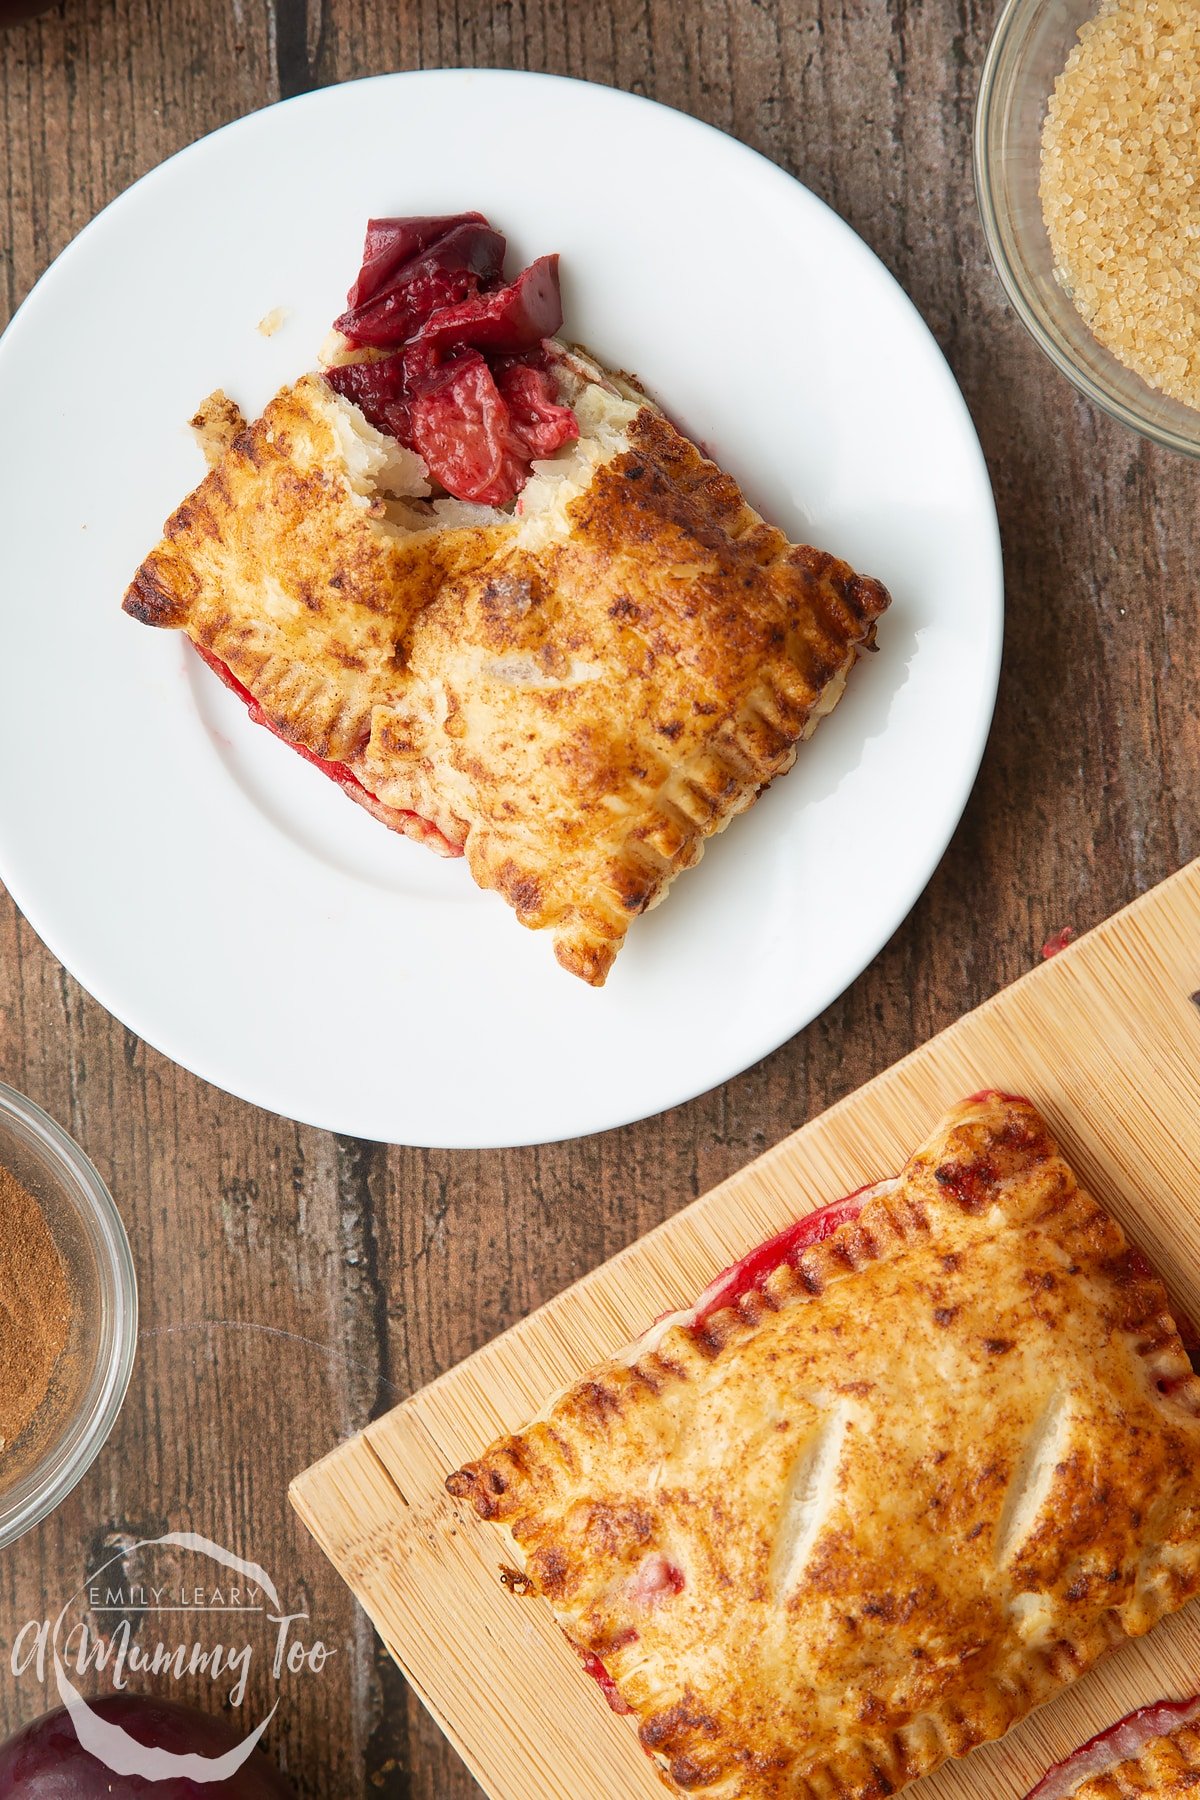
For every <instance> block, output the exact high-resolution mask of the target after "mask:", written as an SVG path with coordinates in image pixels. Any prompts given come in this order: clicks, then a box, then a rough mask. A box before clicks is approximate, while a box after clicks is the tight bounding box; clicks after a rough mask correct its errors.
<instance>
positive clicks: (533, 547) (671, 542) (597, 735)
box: [125, 215, 888, 985]
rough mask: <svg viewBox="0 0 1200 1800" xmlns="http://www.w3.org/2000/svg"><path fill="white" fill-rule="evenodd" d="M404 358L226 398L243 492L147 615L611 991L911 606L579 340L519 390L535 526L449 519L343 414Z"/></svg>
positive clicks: (174, 522)
mask: <svg viewBox="0 0 1200 1800" xmlns="http://www.w3.org/2000/svg"><path fill="white" fill-rule="evenodd" d="M464 217H471V216H470V215H464ZM385 223H387V222H385ZM393 223H403V224H406V225H409V226H411V225H412V224H413V223H414V222H413V221H405V222H393ZM416 223H418V224H420V223H425V222H419V221H418V222H416ZM434 223H439V222H434ZM443 223H444V222H443ZM457 230H458V231H459V232H462V231H464V230H466V231H468V232H469V231H475V232H476V234H477V236H481V235H482V234H483V227H482V226H469V227H463V226H459V227H457ZM490 235H494V234H490ZM501 241H502V240H501ZM368 244H369V245H370V239H369V240H368ZM543 260H544V261H548V260H549V259H543ZM530 273H531V272H530V271H527V272H526V274H527V275H528V274H530ZM360 279H361V278H360ZM524 280H525V277H521V278H519V281H518V283H515V284H512V287H511V288H510V289H505V290H500V291H499V292H498V294H496V295H487V294H485V295H483V296H482V297H476V300H475V301H473V302H469V303H468V306H469V305H470V304H476V305H480V306H482V305H483V304H484V302H485V301H487V302H493V301H495V302H501V301H503V298H504V295H506V294H509V293H512V292H514V291H515V290H516V289H517V288H518V287H519V286H520V282H521V281H524ZM555 292H557V289H556V288H555ZM543 301H544V297H543ZM378 305H379V302H378V301H377V300H371V301H370V304H369V305H368V306H367V309H366V310H367V312H368V313H369V312H370V306H375V307H376V308H378ZM462 310H463V308H462V306H459V307H457V308H456V307H454V306H449V307H447V308H445V309H444V310H443V312H440V313H439V312H435V313H434V314H433V315H432V318H431V320H430V321H428V322H427V323H426V324H425V325H422V326H421V327H420V329H419V331H418V333H417V339H418V340H419V339H420V338H421V333H429V332H433V334H434V339H436V335H437V331H438V330H439V329H440V330H442V331H443V334H444V331H445V329H446V328H445V327H439V326H438V321H439V320H440V319H445V318H446V317H447V316H449V315H451V314H455V313H456V312H462ZM510 310H511V309H510ZM495 311H496V306H495V305H493V312H495ZM361 315H362V309H360V314H357V315H354V318H359V317H361ZM538 316H539V318H541V320H542V321H543V322H544V320H545V319H546V318H547V317H549V316H550V315H549V314H547V313H546V312H545V310H544V305H543V311H542V313H541V314H539V315H538ZM559 316H561V315H559ZM347 321H349V322H351V323H353V319H352V317H351V315H349V314H348V315H345V316H344V319H343V321H339V323H340V324H342V323H346V322H347ZM343 341H344V340H343ZM431 341H432V340H431ZM414 342H415V345H416V348H417V349H420V348H421V347H422V345H421V343H420V342H419V341H416V340H414ZM413 347H414V344H413V343H409V345H408V347H407V349H406V350H405V352H404V354H405V356H410V355H411V353H412V350H413ZM425 350H426V357H427V358H428V357H429V356H436V354H437V353H438V352H437V348H436V342H435V343H434V347H433V349H430V348H429V346H428V345H426V346H425ZM380 355H381V353H380V352H379V351H377V350H375V349H372V348H370V347H367V348H365V349H357V350H352V351H351V352H350V353H349V357H348V359H347V360H349V361H350V362H351V364H352V366H351V367H349V368H347V367H335V368H333V369H331V370H329V371H327V375H328V379H326V377H325V376H322V375H309V376H306V377H304V378H303V379H302V380H300V381H299V382H297V383H296V384H295V385H294V386H292V387H290V388H285V389H284V390H283V391H282V392H281V393H280V394H278V395H277V396H276V398H275V399H274V400H273V401H272V402H271V404H270V405H269V406H268V408H267V409H266V411H265V412H264V414H263V415H262V417H261V418H260V419H258V420H257V421H256V422H255V423H254V424H252V425H249V426H244V427H243V428H242V429H241V430H240V431H238V430H237V421H236V419H235V420H233V421H231V419H230V416H229V411H228V402H226V401H224V397H223V396H222V397H220V398H219V399H215V400H214V402H212V403H210V404H209V405H207V407H206V409H204V410H203V411H202V413H201V414H200V415H198V416H197V424H198V426H199V427H200V428H201V429H202V431H203V432H204V435H205V439H206V447H207V449H208V451H209V454H210V455H211V456H212V457H214V458H215V466H214V467H212V469H211V470H210V473H209V475H208V476H207V477H206V479H205V480H204V481H203V482H202V483H201V484H200V486H199V487H198V488H197V489H196V490H195V492H194V493H193V494H192V495H190V496H189V497H188V499H187V500H186V501H185V502H184V503H183V505H182V506H181V507H180V508H179V509H178V510H177V511H176V513H175V514H174V515H173V516H172V518H171V519H170V520H169V521H168V523H167V527H166V535H165V537H164V539H163V541H162V543H161V544H160V545H159V546H158V547H157V548H156V549H155V550H154V551H152V552H151V554H150V555H149V556H148V557H147V558H146V560H145V562H144V563H143V564H142V566H141V568H140V569H139V570H138V572H137V574H136V576H135V578H134V580H133V583H132V584H131V586H130V589H129V592H128V594H127V595H126V599H125V609H126V611H128V612H129V613H131V614H132V615H133V616H134V617H135V618H138V619H140V620H141V621H143V622H144V623H147V624H153V625H160V626H170V627H175V628H178V629H182V630H184V631H186V632H187V634H188V635H189V637H190V638H191V639H192V641H193V642H194V643H195V645H196V646H197V648H198V649H199V650H200V651H201V653H202V654H203V655H205V656H206V658H207V659H208V660H209V661H210V663H211V664H212V665H213V666H214V668H215V669H216V670H217V672H218V673H220V674H221V675H222V677H223V678H226V679H229V680H230V683H231V685H233V686H234V687H235V688H236V689H237V690H238V691H239V692H240V693H241V694H242V696H243V698H245V699H246V700H247V702H248V704H250V705H251V708H252V712H253V716H255V717H256V718H258V719H259V720H260V722H262V723H265V724H267V725H268V726H269V727H270V728H271V729H272V730H273V731H275V732H276V733H277V734H278V735H280V736H281V737H283V738H285V739H287V741H289V742H290V743H292V744H293V745H295V746H296V747H297V748H298V749H300V750H301V751H302V752H304V753H305V754H306V755H307V756H309V758H310V759H312V760H314V761H317V762H319V763H320V764H321V765H322V766H323V767H324V769H325V772H326V773H327V774H331V775H332V776H333V777H334V779H336V780H338V781H339V783H340V785H341V786H342V787H343V788H344V790H345V791H346V792H347V793H348V794H349V795H350V796H351V798H353V799H355V800H357V801H358V802H359V804H361V805H364V806H366V807H367V809H368V810H369V811H371V812H372V813H374V815H375V816H376V817H378V818H380V819H381V820H382V821H383V822H384V823H387V824H389V825H391V826H392V827H394V828H395V829H398V830H400V831H403V832H406V833H408V834H410V835H412V836H414V837H418V838H420V839H421V840H423V841H424V842H426V843H428V844H430V845H431V847H433V848H435V849H438V850H440V851H441V852H442V853H443V854H450V855H454V854H464V855H465V857H466V859H467V863H468V866H469V868H470V871H471V874H472V875H473V876H474V878H475V880H476V881H477V882H478V883H479V885H480V886H482V887H485V888H491V889H495V890H496V891H498V892H499V893H500V894H502V895H503V897H504V898H505V899H506V900H507V901H508V903H509V905H510V906H512V908H513V909H514V911H515V912H516V914H517V916H518V918H519V919H520V920H521V922H522V923H523V924H525V925H528V926H531V927H534V928H537V929H544V930H547V931H549V932H550V933H551V934H552V936H553V939H554V944H555V950H556V954H557V956H558V959H559V961H560V962H561V963H562V964H563V965H564V967H566V968H567V969H568V970H570V971H571V972H572V973H574V974H576V975H579V976H581V977H582V978H583V979H584V980H586V981H588V982H591V983H592V984H594V985H599V984H600V983H602V982H603V981H604V979H605V977H606V975H607V973H608V971H609V969H610V967H611V965H612V962H613V959H614V957H615V955H616V953H617V951H618V950H619V948H620V946H621V944H622V942H623V941H624V938H625V934H626V932H627V930H628V927H629V925H630V922H631V921H632V920H633V919H634V918H635V917H636V916H637V915H638V914H639V913H641V912H643V911H645V910H646V909H647V908H648V907H650V906H652V905H654V904H656V902H657V901H658V900H660V899H661V898H662V896H663V895H664V893H665V892H666V890H667V887H668V886H669V884H670V882H671V881H672V880H673V879H674V877H675V876H676V875H677V874H678V873H679V872H680V871H681V870H682V869H685V868H688V867H690V866H691V865H692V864H694V863H695V862H696V861H697V860H698V858H699V856H700V854H701V851H702V849H703V845H704V842H705V840H706V839H707V838H708V837H709V836H711V835H712V834H713V833H714V832H717V831H720V830H722V829H724V827H725V826H726V825H727V824H728V823H729V820H730V819H731V818H732V817H733V816H734V815H735V814H736V813H738V812H740V811H742V810H743V809H744V808H746V807H747V806H749V805H750V804H751V803H752V802H753V801H754V800H755V798H756V797H757V796H758V795H759V794H760V793H761V792H762V790H763V788H764V787H765V786H767V785H768V784H769V783H770V782H771V781H772V780H773V779H774V778H775V777H776V776H777V775H779V774H782V773H783V772H784V771H786V770H787V769H788V768H790V766H791V764H792V762H793V761H794V759H795V756H796V752H797V748H798V746H799V744H800V743H801V742H802V741H803V739H804V738H805V737H807V736H808V735H809V733H810V732H811V731H812V730H813V729H814V727H815V725H816V724H817V722H818V720H819V719H820V718H821V717H823V716H824V714H825V713H827V712H828V711H830V710H831V709H832V707H833V706H834V705H835V704H836V702H837V700H838V699H839V697H840V695H841V693H842V691H843V688H844V686H845V682H846V679H847V676H848V674H849V671H850V669H851V667H852V666H853V664H854V662H855V660H856V658H857V657H858V655H859V654H860V652H861V651H863V650H865V649H867V648H869V647H871V646H872V645H873V642H874V636H875V625H876V621H877V619H878V618H879V616H880V615H881V613H882V612H883V611H884V609H885V608H886V606H887V604H888V595H887V593H886V590H885V589H884V588H883V587H882V586H881V585H880V584H879V583H878V582H876V581H873V580H870V579H867V578H864V577H861V576H858V575H856V574H855V572H854V571H853V570H852V569H851V568H850V567H849V566H848V565H847V564H846V563H844V562H842V561H840V560H839V559H837V558H836V557H833V556H830V555H826V554H824V553H822V552H820V551H817V550H813V549H810V548H807V547H804V546H796V545H792V544H789V543H788V541H787V540H786V539H785V538H784V536H783V534H782V533H780V532H779V531H777V530H775V529H774V528H773V527H771V526H769V525H766V524H765V523H764V522H763V521H762V519H761V518H760V517H759V515H758V514H757V513H755V512H754V511H753V509H752V508H750V507H749V506H748V505H747V504H746V502H745V500H744V499H743V497H742V495H741V492H740V490H739V488H738V486H737V484H736V482H735V481H734V480H733V479H732V477H730V476H728V475H726V474H723V473H722V472H721V471H720V470H719V469H718V468H717V467H716V466H715V465H714V464H713V463H712V462H710V461H708V460H707V459H706V458H705V457H704V456H703V455H702V454H701V453H700V451H699V450H697V449H696V447H695V446H694V445H693V444H692V443H690V442H689V440H688V439H687V438H685V437H683V436H682V435H681V434H680V433H679V432H678V431H677V430H676V429H675V427H674V426H673V425H672V424H671V423H670V422H669V421H668V419H667V418H666V417H665V416H664V415H663V414H662V413H661V412H660V411H659V409H658V408H657V407H656V406H654V405H653V404H652V403H651V402H650V401H648V400H647V399H646V397H645V396H644V395H643V394H642V393H641V392H640V391H639V390H638V389H636V388H635V387H634V386H632V384H630V383H629V382H628V381H627V380H625V379H623V378H619V377H614V376H611V375H609V374H608V373H607V372H606V371H604V370H603V369H601V368H600V366H599V365H597V364H596V363H595V362H593V361H592V360H591V359H590V358H588V357H586V356H584V355H583V354H582V353H581V352H578V351H575V350H572V349H570V348H568V347H567V346H565V345H564V344H563V343H562V342H561V341H559V340H558V339H555V338H548V339H544V340H542V341H541V342H540V343H539V344H538V345H537V346H536V348H535V350H534V351H531V352H528V353H527V361H528V362H529V369H525V368H524V367H523V366H522V367H521V368H520V369H518V370H517V371H516V372H514V369H513V367H512V366H511V365H512V364H513V362H514V360H519V359H514V358H513V357H512V356H507V355H506V356H503V357H499V358H494V359H493V361H494V363H495V365H496V367H497V369H498V370H499V372H498V374H497V376H496V379H497V381H500V382H502V383H507V384H509V386H511V385H512V383H513V382H514V381H516V380H517V377H518V375H519V376H520V378H521V380H525V379H526V377H528V379H529V380H531V381H535V382H539V383H541V388H540V389H539V393H540V394H541V398H540V399H539V398H538V395H537V394H535V395H534V411H533V413H532V414H531V417H533V418H534V420H535V424H536V421H537V419H538V418H543V419H544V418H549V417H551V416H552V415H553V418H554V420H555V421H556V422H555V424H554V427H553V428H554V430H555V432H556V433H557V435H559V436H561V437H563V438H564V441H563V442H562V443H561V444H560V447H559V449H558V450H557V453H556V454H554V455H553V456H552V457H550V458H541V459H539V458H536V457H535V458H534V459H533V461H532V464H531V465H530V464H528V463H525V464H522V465H521V466H520V468H519V469H518V471H517V473H516V474H514V475H512V476H511V477H506V479H507V480H508V483H509V485H512V484H513V482H515V481H521V482H524V484H525V485H524V486H523V487H521V488H520V490H519V492H518V495H517V497H516V499H515V503H506V504H504V505H489V504H480V503H478V502H476V501H469V500H463V499H460V498H456V497H453V496H451V495H447V494H445V492H444V490H442V489H439V488H436V487H435V486H434V485H433V484H431V482H430V480H429V468H428V465H427V463H426V462H425V461H424V460H423V459H422V457H421V456H420V455H419V454H418V453H417V452H416V451H415V450H414V449H412V448H409V447H405V446H404V445H402V444H401V443H400V442H399V441H397V439H396V437H395V436H393V435H391V434H390V433H389V432H385V431H382V430H380V429H377V427H376V426H375V425H372V424H371V423H369V422H368V419H367V417H366V416H365V415H364V413H363V411H361V410H360V408H359V406H358V405H356V404H355V402H354V401H353V400H352V399H350V398H347V397H346V393H343V392H338V391H335V390H334V387H332V386H331V385H330V383H331V382H334V381H336V380H338V379H340V380H341V382H342V385H343V387H345V388H347V390H348V391H350V390H352V391H354V392H359V393H360V397H362V393H361V391H360V390H361V387H362V383H364V382H366V383H369V382H371V381H374V382H375V384H376V386H378V381H379V370H380V368H381V367H383V366H385V365H386V367H391V366H392V362H393V361H396V362H398V361H399V358H398V357H396V358H394V359H390V360H389V359H385V360H384V363H381V362H380V361H379V360H378V358H379V357H380ZM468 355H469V356H473V357H476V359H479V358H480V357H481V355H482V353H481V352H478V351H476V350H470V351H465V352H464V351H462V350H461V349H459V350H456V351H454V354H453V355H451V356H450V358H449V361H448V362H447V363H446V364H445V365H444V367H443V366H442V365H439V369H438V379H439V380H444V378H445V371H446V369H449V370H450V371H451V372H452V371H453V369H454V368H456V367H458V366H459V365H460V364H461V362H462V360H463V358H464V357H465V356H468ZM355 358H357V359H359V360H358V361H357V363H355V362H354V359H355ZM372 358H374V359H376V360H375V361H372V360H370V359H372ZM456 358H457V359H458V360H457V361H456V360H455V359H456ZM500 364H503V365H504V367H503V368H500ZM531 371H532V372H531ZM484 375H485V376H486V370H485V371H484ZM423 379H425V378H423ZM356 381H358V382H359V386H358V387H355V382H356ZM547 383H549V384H552V400H553V403H551V401H550V400H549V399H548V398H547V395H548V394H550V392H551V389H550V388H547V385H546V384H547ZM518 385H519V384H518ZM505 391H506V392H508V387H506V389H505ZM434 397H435V398H438V396H436V395H435V396H434ZM439 403H440V399H439ZM364 404H367V402H366V400H364ZM414 404H415V403H413V402H411V401H410V400H409V399H406V400H405V401H404V410H403V417H404V419H406V420H408V419H410V415H411V413H412V411H413V406H414ZM430 404H432V401H431V402H430ZM514 404H515V403H514ZM539 406H540V408H541V411H540V413H539V412H538V411H537V408H538V407H539ZM571 415H573V420H572V423H571V424H570V425H569V426H565V425H563V424H562V423H561V419H562V417H563V416H566V417H571ZM378 416H382V417H384V418H386V419H388V420H391V419H393V418H395V417H398V416H399V415H398V414H397V411H396V408H395V407H390V406H383V407H382V410H381V412H380V413H379V414H378ZM514 416H515V415H514ZM397 429H401V427H400V426H399V425H398V426H397ZM568 431H570V432H574V433H575V435H573V436H566V435H565V434H566V432H568ZM235 433H236V435H235ZM413 435H414V437H415V439H416V441H420V442H421V443H422V444H424V445H426V447H427V448H429V446H430V444H431V443H434V440H433V439H431V438H429V437H428V436H425V437H423V436H421V433H420V431H414V433H413ZM530 441H533V440H532V439H531V440H530ZM435 449H436V444H435V445H434V449H430V451H429V453H430V454H431V455H433V454H434V453H435ZM439 466H440V465H439ZM451 466H452V465H451ZM447 478H448V479H450V478H451V477H449V476H448V477H447ZM493 487H494V484H493ZM485 491H492V489H487V490H485ZM497 491H501V490H497Z"/></svg>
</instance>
